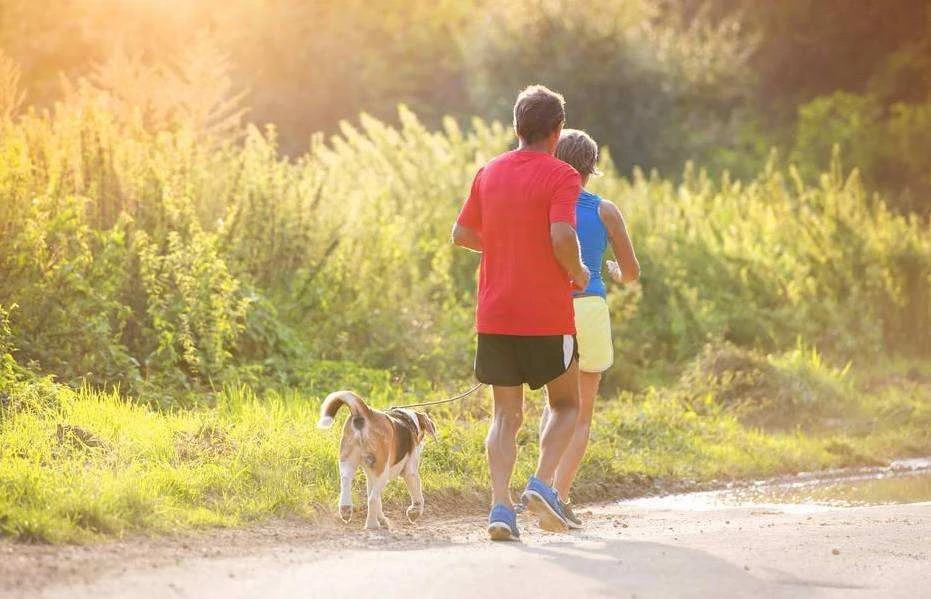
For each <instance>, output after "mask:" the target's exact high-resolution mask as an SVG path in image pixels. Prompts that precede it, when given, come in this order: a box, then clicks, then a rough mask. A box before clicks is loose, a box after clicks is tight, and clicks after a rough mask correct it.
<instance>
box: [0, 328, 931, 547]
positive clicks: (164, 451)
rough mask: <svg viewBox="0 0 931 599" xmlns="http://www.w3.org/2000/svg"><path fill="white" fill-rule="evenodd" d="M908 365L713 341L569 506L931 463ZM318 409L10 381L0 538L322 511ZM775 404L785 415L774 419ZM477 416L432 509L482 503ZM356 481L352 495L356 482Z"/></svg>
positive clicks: (245, 395) (393, 497) (633, 407)
mask: <svg viewBox="0 0 931 599" xmlns="http://www.w3.org/2000/svg"><path fill="white" fill-rule="evenodd" d="M903 366H905V365H903V364H902V363H895V364H891V365H887V366H878V367H874V368H873V369H863V372H864V374H863V376H861V377H859V379H857V380H854V379H853V377H852V375H851V374H850V372H851V371H855V370H856V368H855V367H853V368H847V369H844V368H835V367H831V366H828V365H826V364H824V362H823V361H822V359H821V357H820V356H818V354H817V353H815V352H811V351H806V350H803V349H801V348H800V349H799V350H797V351H795V352H789V353H787V354H784V355H779V356H761V355H758V354H754V353H752V352H745V351H742V350H737V349H736V348H732V347H728V346H717V347H711V348H709V349H707V350H706V352H705V354H704V355H703V356H702V357H700V358H699V359H697V360H696V361H695V363H693V364H692V365H691V366H690V367H689V368H688V369H686V371H685V373H684V374H683V375H682V377H681V379H680V380H679V381H677V382H675V383H674V384H672V385H669V386H666V387H663V388H656V389H648V390H646V391H645V392H643V393H640V394H636V395H634V394H624V395H622V396H620V397H618V398H615V399H612V400H605V401H602V405H601V406H600V407H599V409H598V411H597V416H596V419H597V421H596V424H595V427H594V435H593V439H592V443H591V446H590V450H589V454H588V458H587V460H586V462H585V464H584V465H583V467H582V470H581V472H580V475H579V480H578V484H577V487H576V499H579V500H591V499H597V498H604V497H607V496H611V495H617V494H618V493H622V494H635V493H638V492H640V493H642V492H646V491H649V490H652V489H657V488H664V487H666V488H669V487H678V488H681V487H683V486H685V487H688V486H690V485H695V484H699V483H703V482H708V481H713V480H720V479H733V478H748V477H762V476H768V475H773V474H782V473H795V472H799V471H811V470H817V469H822V468H829V467H840V466H853V465H865V464H875V463H881V462H884V461H886V460H888V459H891V458H894V457H905V456H911V455H927V454H929V453H931V433H929V431H931V400H929V397H931V393H929V389H931V385H929V381H931V379H928V378H926V375H925V372H927V367H926V366H925V365H919V366H910V367H908V368H905V369H904V370H907V371H908V372H910V375H909V376H906V377H901V376H899V375H893V374H890V372H891V371H890V372H886V371H885V370H883V369H884V368H894V369H895V370H894V371H895V372H902V371H903ZM728 372H729V373H730V374H727V373H728ZM748 380H749V381H750V382H748ZM735 381H737V382H735ZM485 393H487V392H485ZM428 395H434V396H437V397H439V396H441V395H442V393H440V392H433V393H432V394H428ZM369 396H370V398H372V400H373V403H374V404H375V405H382V406H384V405H387V404H388V403H398V402H401V401H403V399H404V395H403V390H401V389H399V388H398V387H396V386H392V385H391V384H390V382H387V381H381V382H379V383H378V385H375V386H373V387H372V388H371V389H369ZM319 400H320V395H318V394H303V393H298V392H296V391H291V392H281V393H276V392H270V393H266V394H264V395H262V396H261V397H259V396H256V395H255V394H254V393H252V392H251V391H250V390H249V388H247V387H241V388H234V389H227V390H225V391H223V392H220V393H218V394H217V395H216V396H215V397H214V398H213V400H212V401H211V402H210V405H209V406H204V407H199V408H178V409H174V410H164V409H158V408H155V407H149V406H145V405H141V404H138V403H134V402H133V401H130V400H128V399H127V398H125V397H122V396H121V395H119V394H118V393H116V392H113V393H100V392H97V391H93V390H90V389H82V390H72V389H70V388H68V387H65V386H62V385H58V384H55V383H53V382H51V381H49V380H35V379H32V380H29V381H25V382H19V383H17V384H15V385H14V386H13V387H12V392H11V393H10V395H9V396H8V398H7V401H6V404H5V407H3V408H2V411H0V534H2V535H3V536H8V537H12V538H14V539H17V540H21V541H48V542H85V541H90V540H94V539H99V538H103V537H107V536H121V535H125V534H127V533H133V532H145V533H161V532H171V531H179V530H187V529H192V528H196V527H204V526H235V525H240V524H243V523H246V522H250V521H256V520H260V519H262V518H267V517H270V516H288V517H299V518H309V519H313V518H315V517H319V516H322V515H324V514H327V513H328V512H329V510H331V508H332V505H331V504H333V502H334V501H335V498H336V495H337V468H336V450H337V444H338V437H339V434H338V431H329V432H322V431H318V430H317V429H316V428H315V422H316V417H317V409H318V406H319ZM780 402H781V403H780ZM785 402H792V403H789V404H787V403H785ZM527 406H528V416H527V420H526V422H525V426H524V432H522V433H521V436H520V438H519V442H520V444H521V446H522V450H521V452H520V458H519V462H518V466H517V472H516V475H515V484H520V483H521V482H523V481H524V480H526V478H527V476H529V474H530V473H531V472H532V469H533V465H534V462H535V458H536V456H535V451H534V448H535V446H536V434H535V432H534V431H535V428H536V427H535V419H536V418H538V416H539V407H540V397H539V394H532V395H531V396H530V397H529V398H528V402H527ZM748 406H751V408H752V409H749V408H748ZM767 411H768V412H779V413H780V414H781V415H780V417H779V418H777V419H772V420H771V421H767V420H766V419H765V418H761V414H763V413H765V412H767ZM785 412H788V413H790V414H791V417H786V416H785ZM487 416H488V398H487V396H483V394H479V395H478V396H476V397H473V398H469V399H468V400H467V401H465V402H463V403H461V404H454V405H453V406H451V407H444V408H441V409H438V410H435V411H434V417H435V419H436V420H437V422H438V424H439V442H438V443H431V444H429V445H428V449H427V451H426V459H425V463H424V472H423V473H424V484H425V487H426V493H427V498H428V509H429V505H432V506H434V509H438V507H437V506H441V505H443V506H445V507H449V506H451V505H453V504H455V503H457V502H458V503H460V504H466V505H469V506H470V507H476V508H477V507H478V506H479V505H480V504H481V503H482V502H483V501H484V500H485V489H486V488H487V486H488V484H487V483H488V475H487V472H486V469H485V459H484V449H483V438H484V434H485V421H486V419H487ZM761 422H762V423H763V424H761ZM357 483H358V485H359V486H358V488H357V501H358V498H360V497H361V493H359V492H358V491H359V490H360V489H361V485H362V477H361V475H360V477H359V479H358V481H357ZM387 499H388V501H389V503H393V504H395V505H399V504H400V503H401V502H402V501H406V491H404V489H403V485H402V484H400V483H395V484H392V485H391V486H390V487H389V491H388V494H387Z"/></svg>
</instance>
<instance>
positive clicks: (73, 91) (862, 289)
mask: <svg viewBox="0 0 931 599" xmlns="http://www.w3.org/2000/svg"><path fill="white" fill-rule="evenodd" d="M0 60H7V59H5V58H3V57H2V56H0ZM4 65H5V66H4V68H2V69H0V71H2V72H4V73H6V74H7V75H8V76H7V77H6V78H5V79H3V81H2V82H0V84H2V85H6V86H7V88H8V89H5V90H4V91H3V93H2V94H0V99H4V98H5V99H6V100H3V101H7V102H9V105H8V106H0V534H2V535H4V536H9V537H12V538H15V539H20V540H49V541H73V540H87V539H91V538H96V537H98V536H101V535H120V534H125V533H128V532H135V531H145V532H149V531H167V530H177V529H183V528H187V527H191V526H202V525H233V524H238V523H242V522H247V521H252V520H255V519H258V518H263V517H267V516H270V515H280V516H304V517H325V514H326V513H327V512H328V510H329V509H330V504H331V503H332V501H333V500H334V498H335V492H336V483H337V472H336V466H335V456H336V443H337V435H336V434H332V433H331V434H323V433H320V432H318V431H316V430H315V429H314V428H313V423H314V422H315V420H316V418H315V416H316V414H315V413H316V410H317V407H318V405H319V400H320V398H322V397H323V396H324V395H325V394H326V393H327V392H329V391H332V390H334V389H337V388H355V389H357V390H358V391H360V392H362V393H363V394H365V395H366V397H368V398H370V399H371V400H372V401H373V402H374V403H375V405H387V404H389V403H404V402H406V401H413V400H422V399H431V398H438V397H443V396H446V395H447V394H452V393H454V392H456V391H459V390H461V389H462V388H464V387H465V386H466V385H468V384H470V383H469V376H470V366H471V363H472V349H473V333H472V321H473V305H474V286H475V279H476V268H477V263H478V262H477V257H476V256H475V255H472V254H469V253H466V252H461V251H456V250H454V248H453V247H452V246H451V244H450V243H449V241H448V234H449V228H450V224H451V223H452V222H453V219H454V217H455V215H456V212H457V210H458V209H459V207H460V204H461V201H462V198H463V195H464V194H465V193H466V191H467V189H468V186H469V182H470V179H471V177H472V175H473V174H474V172H475V170H476V169H477V168H478V166H479V165H481V164H482V163H483V162H484V161H485V160H487V159H488V158H490V157H492V156H493V155H495V154H496V153H498V152H500V151H502V150H504V149H506V148H508V147H509V144H510V143H511V135H510V133H509V131H508V129H507V127H506V126H504V125H503V124H501V123H497V122H490V123H488V122H484V121H481V120H477V119H476V120H474V121H472V123H471V124H470V126H469V127H468V128H467V129H466V128H463V127H461V125H460V124H457V123H456V122H455V121H454V120H452V119H446V120H445V121H443V125H442V126H441V127H440V128H439V129H431V128H428V127H426V126H425V125H423V124H422V123H421V122H420V120H419V119H418V118H417V117H416V116H415V115H414V114H413V113H412V112H411V111H410V110H408V109H406V108H404V107H401V108H400V110H399V111H398V116H397V122H398V123H399V124H397V125H389V124H386V123H385V122H383V121H380V120H377V119H375V118H373V117H370V116H366V115H362V116H361V117H360V118H359V119H358V120H357V121H354V122H353V123H347V122H344V123H343V124H342V125H341V127H340V133H339V134H338V135H334V136H331V137H328V138H324V137H323V136H315V137H314V138H313V140H312V143H311V145H310V149H309V150H308V151H307V152H306V153H304V154H301V155H299V156H294V157H285V156H283V155H282V154H281V152H280V151H279V147H278V141H277V133H276V131H275V129H274V128H272V127H269V128H265V129H260V128H257V127H255V126H251V125H246V124H243V123H242V121H241V120H240V116H241V115H240V112H239V111H238V110H237V109H236V104H235V101H233V102H232V103H230V102H228V101H226V100H223V98H226V96H224V95H223V94H219V95H218V96H217V98H220V100H217V102H215V103H210V102H206V103H199V104H197V103H194V104H192V103H189V102H186V101H185V97H184V96H181V97H180V98H181V99H180V100H178V102H177V103H176V104H173V105H171V106H169V107H167V108H166V107H161V108H160V109H159V110H158V111H156V112H146V111H145V110H140V109H139V108H138V106H137V107H135V108H133V107H132V106H131V105H127V104H126V103H125V102H121V101H120V100H119V98H118V97H117V95H115V92H114V91H113V90H111V89H108V88H105V87H101V86H99V85H96V84H95V83H94V82H93V81H82V82H80V83H79V84H76V85H74V86H73V87H72V88H70V90H69V91H68V93H67V94H65V96H64V97H63V98H62V99H61V100H60V101H59V102H58V103H56V104H55V105H54V106H53V107H52V108H50V109H49V110H38V109H33V108H27V109H23V108H22V107H21V106H20V99H21V98H22V95H21V94H20V93H19V92H18V91H17V88H16V85H17V78H16V77H15V76H12V75H15V74H16V66H15V65H14V64H13V63H12V62H10V61H8V60H7V62H5V63H4ZM0 66H3V65H0ZM221 88H222V86H221ZM198 97H200V96H198ZM215 99H216V98H215ZM227 99H228V98H227ZM221 100H222V101H221ZM156 116H157V117H158V118H155V117H156ZM608 154H609V152H606V153H605V158H604V164H603V169H604V170H605V172H606V175H605V176H604V177H601V178H599V179H597V180H596V181H595V182H594V183H593V189H594V190H595V191H597V192H599V193H601V194H603V195H604V196H605V197H607V198H610V199H612V200H614V201H616V202H617V203H618V204H619V205H620V206H621V208H622V210H623V211H624V213H625V215H626V217H627V220H628V224H629V227H630V230H631V234H632V237H633V240H634V243H635V245H636V247H637V250H638V254H639V255H640V257H641V264H642V266H643V273H644V274H643V279H642V281H641V283H640V284H638V285H636V286H632V287H629V288H625V289H617V288H615V289H612V290H611V292H610V300H609V301H610V303H611V306H612V310H613V315H614V327H615V331H614V332H615V340H616V346H617V365H616V367H615V368H613V369H612V370H611V372H610V375H609V376H608V378H607V380H606V382H605V386H604V390H605V392H604V397H605V399H604V401H603V403H602V405H600V406H599V410H598V414H597V418H596V425H595V428H596V432H595V438H594V441H593V443H592V447H591V451H590V455H589V459H588V461H587V462H586V464H585V465H584V467H583V470H582V473H581V478H580V483H579V488H578V497H577V499H580V500H584V499H593V498H597V497H608V496H612V495H616V494H618V493H638V492H640V493H642V492H647V491H650V490H653V489H664V488H667V489H668V488H679V487H682V486H686V487H687V486H689V485H693V484H699V483H702V484H703V483H707V482H710V481H713V480H719V481H720V480H727V479H733V478H743V477H757V476H765V475H770V474H776V473H790V472H797V471H799V470H813V469H817V468H824V467H834V466H850V465H865V464H875V463H881V462H883V461H885V460H888V459H890V458H893V457H900V456H908V455H921V454H925V455H927V454H928V453H931V452H929V449H931V447H929V444H931V442H929V437H928V435H929V433H928V431H929V429H931V426H929V424H931V420H929V401H931V400H929V397H931V393H929V384H928V377H929V373H928V368H927V364H928V358H929V354H931V336H929V335H927V334H924V332H925V331H928V330H931V234H929V233H931V231H929V226H928V221H927V220H926V219H925V218H923V217H920V216H918V215H915V214H908V213H902V212H899V211H895V210H892V209H890V208H888V207H887V206H886V204H885V202H884V200H883V197H882V196H880V195H877V194H874V193H872V192H871V191H870V189H869V188H867V187H866V186H865V185H864V184H863V182H862V181H861V179H860V176H859V171H857V170H856V169H845V168H844V167H843V164H842V160H841V156H840V155H839V154H837V153H835V154H834V155H833V157H832V160H831V166H830V168H829V169H828V170H827V171H825V172H823V173H822V174H821V175H820V176H819V177H817V178H816V180H817V182H816V183H813V184H809V183H806V182H805V181H804V180H803V179H802V178H801V177H800V176H799V175H798V172H799V170H798V169H797V168H796V167H795V166H793V165H790V164H783V163H781V162H780V161H779V160H778V159H776V158H773V159H771V160H770V162H769V163H768V164H767V166H766V167H765V168H763V169H762V170H760V172H759V173H757V174H756V175H755V176H753V177H750V178H747V179H744V180H739V181H738V180H735V179H733V178H732V177H731V176H730V175H729V174H728V173H726V172H723V173H708V172H705V171H703V170H701V169H700V168H697V167H695V166H692V165H689V166H687V167H686V168H685V169H684V171H683V173H682V176H681V180H677V181H673V180H670V179H665V178H663V177H661V176H660V175H658V174H656V173H645V172H641V171H639V170H635V171H633V172H632V173H630V174H629V176H628V175H627V174H626V173H624V174H620V173H618V172H617V171H615V170H614V168H613V167H612V162H611V161H610V157H609V156H608ZM538 400H539V398H538V397H535V398H532V399H531V400H530V401H528V403H529V404H530V405H531V406H532V409H531V413H530V416H529V420H528V422H527V423H526V426H525V429H526V430H525V432H524V433H523V435H522V437H521V443H522V444H528V443H530V441H532V440H533V439H534V435H535V433H534V428H535V426H534V423H533V422H532V419H533V418H534V417H536V414H534V413H533V410H535V409H538V407H539V403H540V402H539V401H538ZM435 414H436V417H437V420H438V422H439V424H440V442H439V443H437V444H434V445H432V446H431V447H430V448H429V450H428V452H427V459H426V462H425V469H426V472H425V483H426V486H427V490H428V502H430V503H431V504H432V505H434V506H437V507H439V506H446V507H452V506H455V505H460V504H467V505H476V506H477V505H480V504H482V503H483V502H484V495H483V493H484V491H483V489H484V488H485V486H486V485H485V483H486V476H487V475H486V472H485V467H484V458H483V448H482V439H483V436H484V425H483V423H484V421H485V420H486V419H487V415H488V401H487V398H483V397H476V398H472V399H470V400H468V401H466V402H464V403H462V404H459V405H454V406H451V407H446V408H441V409H438V410H436V411H435ZM531 445H532V444H531ZM534 458H535V456H534V455H532V453H531V452H530V451H522V452H521V457H520V464H519V468H518V473H517V476H516V479H515V480H516V481H522V480H524V479H525V478H526V475H527V474H528V473H529V470H530V468H531V465H532V463H533V461H534ZM392 493H394V495H392V498H393V500H397V499H398V497H399V494H400V491H399V489H397V488H393V491H392ZM428 509H429V508H428ZM433 513H436V512H433Z"/></svg>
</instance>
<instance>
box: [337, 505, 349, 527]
mask: <svg viewBox="0 0 931 599" xmlns="http://www.w3.org/2000/svg"><path fill="white" fill-rule="evenodd" d="M339 519H340V520H342V521H343V522H345V523H346V524H349V522H350V520H352V506H351V505H341V506H339Z"/></svg>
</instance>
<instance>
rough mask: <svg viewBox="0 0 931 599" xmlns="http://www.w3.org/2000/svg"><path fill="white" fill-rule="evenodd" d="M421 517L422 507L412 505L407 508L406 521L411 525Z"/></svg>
mask: <svg viewBox="0 0 931 599" xmlns="http://www.w3.org/2000/svg"><path fill="white" fill-rule="evenodd" d="M421 516H423V505H417V504H414V505H411V506H410V507H408V508H407V520H408V521H409V522H410V523H412V524H413V523H414V522H416V521H417V519H418V518H420V517H421Z"/></svg>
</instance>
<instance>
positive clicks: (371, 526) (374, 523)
mask: <svg viewBox="0 0 931 599" xmlns="http://www.w3.org/2000/svg"><path fill="white" fill-rule="evenodd" d="M379 528H381V525H379V524H378V520H368V519H367V520H366V521H365V530H378V529H379Z"/></svg>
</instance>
